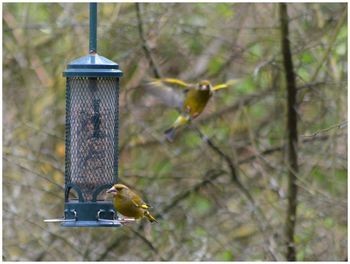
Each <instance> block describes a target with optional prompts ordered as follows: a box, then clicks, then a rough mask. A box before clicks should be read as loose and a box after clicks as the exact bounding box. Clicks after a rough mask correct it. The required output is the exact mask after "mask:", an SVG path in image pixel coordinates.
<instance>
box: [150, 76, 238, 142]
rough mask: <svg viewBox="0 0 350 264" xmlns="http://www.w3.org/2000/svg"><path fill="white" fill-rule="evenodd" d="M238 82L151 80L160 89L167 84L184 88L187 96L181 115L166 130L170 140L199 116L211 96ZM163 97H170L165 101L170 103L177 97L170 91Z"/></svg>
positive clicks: (183, 101) (181, 108)
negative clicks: (177, 131) (178, 130)
mask: <svg viewBox="0 0 350 264" xmlns="http://www.w3.org/2000/svg"><path fill="white" fill-rule="evenodd" d="M237 82H238V79H236V80H229V81H228V82H226V83H222V84H217V85H215V86H212V84H211V83H210V82H209V81H206V80H204V81H200V82H199V83H197V84H190V83H186V82H184V81H182V80H179V79H174V78H163V79H155V80H153V81H152V82H150V84H151V86H153V87H157V88H160V89H162V88H163V89H164V90H165V88H166V87H167V86H170V87H178V88H181V89H184V91H185V96H184V99H183V100H182V102H181V107H180V108H179V110H180V115H179V116H178V117H177V119H176V120H175V122H174V123H173V125H172V126H171V127H170V128H169V129H167V130H166V131H165V136H166V138H167V139H168V140H169V141H173V140H174V138H175V132H176V130H177V129H178V128H180V127H182V126H184V125H186V124H187V123H189V122H190V121H191V120H192V119H194V118H196V117H197V116H199V115H200V114H201V113H202V112H203V110H204V109H205V107H206V105H207V103H208V101H209V99H210V97H211V96H212V94H213V93H214V92H216V91H218V90H220V89H225V88H228V87H229V86H232V85H234V84H236V83H237ZM160 97H161V98H164V97H168V98H167V100H165V99H164V101H167V102H169V104H170V105H174V102H176V101H177V100H175V99H176V98H177V97H176V96H171V95H170V93H168V92H167V93H166V95H165V93H164V95H162V96H160Z"/></svg>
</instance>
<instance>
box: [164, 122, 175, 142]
mask: <svg viewBox="0 0 350 264" xmlns="http://www.w3.org/2000/svg"><path fill="white" fill-rule="evenodd" d="M175 132H176V128H175V127H173V126H172V127H171V128H169V129H167V130H165V131H164V135H165V137H166V139H167V140H168V141H170V142H173V141H174V138H175Z"/></svg>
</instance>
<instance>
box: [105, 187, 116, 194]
mask: <svg viewBox="0 0 350 264" xmlns="http://www.w3.org/2000/svg"><path fill="white" fill-rule="evenodd" d="M106 193H111V194H113V195H116V194H117V189H116V188H114V186H113V187H112V188H110V189H109V190H107V191H106Z"/></svg>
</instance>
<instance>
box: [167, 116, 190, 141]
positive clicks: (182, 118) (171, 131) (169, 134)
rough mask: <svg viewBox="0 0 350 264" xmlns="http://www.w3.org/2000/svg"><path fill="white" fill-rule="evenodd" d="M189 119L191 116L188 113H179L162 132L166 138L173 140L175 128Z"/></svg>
mask: <svg viewBox="0 0 350 264" xmlns="http://www.w3.org/2000/svg"><path fill="white" fill-rule="evenodd" d="M190 119H191V117H190V116H189V115H182V114H181V115H179V117H178V118H177V119H176V120H175V122H174V124H173V125H172V126H171V127H170V128H169V129H167V130H165V132H164V134H165V137H166V139H167V140H168V141H170V142H173V141H174V138H175V134H176V130H177V128H178V127H180V126H183V125H184V124H186V123H187V122H188V121H190Z"/></svg>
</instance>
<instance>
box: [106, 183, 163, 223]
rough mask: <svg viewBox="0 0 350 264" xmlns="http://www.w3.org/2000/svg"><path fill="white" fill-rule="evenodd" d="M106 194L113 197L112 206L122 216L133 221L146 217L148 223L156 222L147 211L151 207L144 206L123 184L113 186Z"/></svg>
mask: <svg viewBox="0 0 350 264" xmlns="http://www.w3.org/2000/svg"><path fill="white" fill-rule="evenodd" d="M107 193H111V194H112V195H113V196H114V199H113V205H114V207H115V209H116V210H117V211H118V212H119V213H121V214H122V215H124V216H127V217H132V218H134V219H139V218H143V217H146V218H147V219H148V220H149V221H150V222H157V220H156V219H155V218H154V217H153V216H152V215H151V214H150V213H149V212H148V210H147V209H149V208H150V207H151V206H149V205H148V204H146V203H145V202H144V201H143V200H142V199H141V197H140V196H139V195H138V194H136V193H135V192H133V191H132V190H130V189H129V187H127V186H125V185H124V184H120V183H118V184H114V185H113V187H112V188H110V189H109V190H108V191H107Z"/></svg>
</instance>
